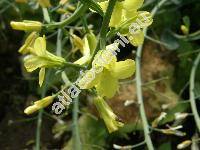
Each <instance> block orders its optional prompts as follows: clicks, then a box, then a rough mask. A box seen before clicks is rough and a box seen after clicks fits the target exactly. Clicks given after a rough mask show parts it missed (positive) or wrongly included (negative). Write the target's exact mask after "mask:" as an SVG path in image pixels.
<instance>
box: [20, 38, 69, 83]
mask: <svg viewBox="0 0 200 150" xmlns="http://www.w3.org/2000/svg"><path fill="white" fill-rule="evenodd" d="M29 51H30V54H29V55H27V56H26V57H25V58H24V66H25V68H26V70H27V71H28V72H32V71H34V70H36V69H38V68H41V69H40V72H39V85H40V86H42V83H43V81H44V76H45V68H51V67H62V66H63V65H64V64H65V62H66V61H65V59H63V58H62V57H58V56H55V55H53V54H51V53H50V52H48V51H47V50H46V40H45V36H43V37H38V38H37V39H36V40H35V43H34V46H33V48H31V47H29Z"/></svg>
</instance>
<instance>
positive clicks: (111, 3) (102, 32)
mask: <svg viewBox="0 0 200 150" xmlns="http://www.w3.org/2000/svg"><path fill="white" fill-rule="evenodd" d="M116 1H117V0H110V1H109V3H108V8H107V10H106V13H105V15H104V17H103V22H102V26H101V30H100V33H99V41H98V44H97V47H96V49H95V50H94V52H93V54H92V58H91V60H90V63H89V65H88V68H90V67H91V65H92V61H93V59H94V57H95V55H96V54H97V52H98V51H99V50H101V49H104V48H105V47H106V39H107V38H106V34H107V32H108V29H109V23H110V18H111V15H112V12H113V10H114V7H115V3H116Z"/></svg>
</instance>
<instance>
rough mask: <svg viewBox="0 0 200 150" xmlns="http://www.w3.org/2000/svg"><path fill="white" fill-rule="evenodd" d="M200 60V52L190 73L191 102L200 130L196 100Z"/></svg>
mask: <svg viewBox="0 0 200 150" xmlns="http://www.w3.org/2000/svg"><path fill="white" fill-rule="evenodd" d="M199 62H200V53H199V54H198V56H197V58H196V59H195V61H194V64H193V67H192V71H191V75H190V104H191V109H192V113H193V114H194V120H195V122H196V125H197V128H198V130H199V132H200V118H199V114H198V111H197V106H196V102H195V93H194V89H195V74H196V71H197V67H198V65H199Z"/></svg>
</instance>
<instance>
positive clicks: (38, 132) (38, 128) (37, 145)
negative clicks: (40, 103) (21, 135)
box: [36, 109, 43, 150]
mask: <svg viewBox="0 0 200 150" xmlns="http://www.w3.org/2000/svg"><path fill="white" fill-rule="evenodd" d="M42 114H43V109H41V110H40V111H39V113H38V120H37V130H36V150H40V136H41V135H40V133H41V126H42Z"/></svg>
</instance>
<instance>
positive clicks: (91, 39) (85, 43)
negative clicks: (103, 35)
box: [74, 32, 97, 65]
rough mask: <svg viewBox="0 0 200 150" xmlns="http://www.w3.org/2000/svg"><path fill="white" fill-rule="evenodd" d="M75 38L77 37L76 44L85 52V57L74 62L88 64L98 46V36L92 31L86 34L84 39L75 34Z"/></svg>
mask: <svg viewBox="0 0 200 150" xmlns="http://www.w3.org/2000/svg"><path fill="white" fill-rule="evenodd" d="M74 39H76V40H75V41H76V42H75V43H76V46H77V47H78V48H79V49H80V51H81V53H82V54H83V57H81V58H80V59H78V60H77V61H75V62H74V63H75V64H79V65H83V64H86V63H87V62H89V60H90V59H91V54H92V53H93V51H94V50H95V48H96V46H97V40H96V37H95V35H94V34H93V33H92V32H90V33H88V34H86V35H85V37H84V39H83V40H81V39H80V38H78V37H76V36H74Z"/></svg>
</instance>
